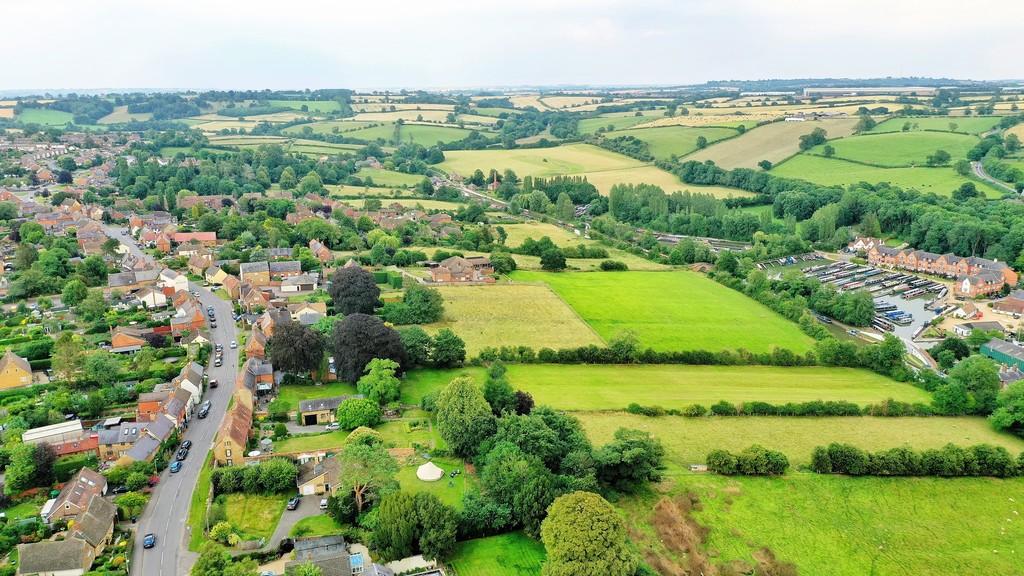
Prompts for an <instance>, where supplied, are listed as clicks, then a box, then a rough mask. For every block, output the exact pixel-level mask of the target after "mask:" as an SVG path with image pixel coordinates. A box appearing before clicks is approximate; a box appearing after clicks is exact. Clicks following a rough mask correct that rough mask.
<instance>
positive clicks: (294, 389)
mask: <svg viewBox="0 0 1024 576" xmlns="http://www.w3.org/2000/svg"><path fill="white" fill-rule="evenodd" d="M355 393H356V388H355V386H353V385H351V384H349V383H347V382H328V383H325V384H321V385H319V386H303V385H300V384H289V385H287V386H281V391H280V393H279V394H278V396H277V397H278V399H279V400H283V401H285V402H287V403H288V405H289V406H291V409H292V410H296V409H298V407H299V402H301V401H303V400H309V399H312V398H329V397H331V396H344V395H347V394H355Z"/></svg>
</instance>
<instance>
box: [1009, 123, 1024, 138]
mask: <svg viewBox="0 0 1024 576" xmlns="http://www.w3.org/2000/svg"><path fill="white" fill-rule="evenodd" d="M1006 133H1007V134H1016V135H1017V138H1020V139H1021V140H1024V124H1017V125H1016V126H1014V127H1012V128H1009V129H1007V130H1006Z"/></svg>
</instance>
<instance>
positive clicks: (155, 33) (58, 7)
mask: <svg viewBox="0 0 1024 576" xmlns="http://www.w3.org/2000/svg"><path fill="white" fill-rule="evenodd" d="M4 4H5V6H4V8H3V14H4V20H5V22H8V23H9V22H43V23H45V24H44V25H40V26H11V25H8V26H6V27H5V30H4V36H5V37H4V44H5V46H6V47H7V48H6V51H5V56H7V57H6V58H5V60H6V62H5V65H4V74H3V75H2V76H0V89H5V88H6V89H14V88H62V87H78V88H101V87H102V88H123V87H153V88H178V87H197V88H264V87H268V88H288V87H293V88H294V87H312V88H315V87H338V86H348V87H400V86H407V87H416V86H425V87H436V86H469V85H488V86H497V85H511V84H565V83H604V84H612V83H615V84H623V83H684V82H699V81H704V80H712V79H724V78H769V77H807V76H837V77H840V76H844V77H850V76H874V75H878V76H887V75H920V76H952V77H971V78H1010V77H1014V76H1020V75H1021V71H1020V67H1019V65H1018V61H1019V59H1017V58H1016V57H1015V56H1016V55H1017V54H1019V48H1020V45H1019V32H1018V30H1017V29H1016V26H1017V25H1018V23H1019V22H1020V21H1022V20H1024V2H1018V1H1015V0H975V2H973V3H971V5H970V6H969V7H967V6H965V5H964V4H963V3H962V2H959V1H958V0H928V1H927V2H926V1H924V0H828V1H825V2H822V1H820V0H776V1H775V2H765V1H764V0H679V1H672V0H631V1H629V0H517V1H516V2H507V1H496V0H476V1H475V2H463V1H461V0H432V1H429V2H427V1H422V0H420V1H415V0H412V1H410V0H374V1H369V2H368V1H365V0H355V1H349V0H343V1H337V0H304V1H303V2H301V3H297V4H294V5H293V4H288V3H282V2H280V0H273V1H271V0H248V1H241V0H238V1H227V0H177V1H175V2H161V3H151V2H139V1H138V0H133V1H128V0H6V1H5V2H4ZM995 15H998V17H996V16H995ZM20 47H26V48H25V49H26V50H28V51H29V52H28V53H27V54H24V55H21V56H19V55H17V54H16V53H15V54H12V50H14V51H15V52H16V51H17V50H18V49H19V48H20Z"/></svg>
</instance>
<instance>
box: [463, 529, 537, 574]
mask: <svg viewBox="0 0 1024 576" xmlns="http://www.w3.org/2000/svg"><path fill="white" fill-rule="evenodd" d="M544 557H545V554H544V545H543V544H541V543H540V542H538V541H536V540H533V539H531V538H528V537H527V536H526V535H525V534H523V533H522V532H512V533H510V534H501V535H498V536H490V537H488V538H477V539H476V540H467V541H465V542H459V543H458V544H457V545H456V546H455V554H453V555H452V558H451V560H449V562H448V563H449V564H451V566H452V567H453V568H455V571H456V573H457V574H458V576H538V575H539V574H540V568H541V565H542V564H543V563H544Z"/></svg>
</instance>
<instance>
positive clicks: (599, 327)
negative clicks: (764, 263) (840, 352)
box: [512, 271, 813, 353]
mask: <svg viewBox="0 0 1024 576" xmlns="http://www.w3.org/2000/svg"><path fill="white" fill-rule="evenodd" d="M512 278H513V279H514V280H516V281H527V282H543V283H546V284H547V285H549V286H551V287H552V288H553V289H554V290H555V292H557V293H558V294H559V295H560V296H561V297H562V298H564V299H565V301H566V302H568V303H569V305H570V306H572V307H573V309H575V310H576V311H577V312H578V313H579V315H580V316H582V317H583V319H584V320H586V321H587V322H588V323H589V324H590V325H591V326H593V327H594V329H595V330H596V331H597V333H598V334H600V335H601V336H602V337H603V338H604V339H606V340H608V339H611V338H614V337H615V336H617V335H618V334H620V333H622V332H623V331H631V332H633V333H634V334H635V335H636V337H637V338H638V339H639V342H640V345H641V346H643V347H651V348H654V349H655V350H711V351H720V350H736V349H740V348H743V349H746V350H750V351H752V352H770V351H771V350H773V349H774V348H785V349H789V350H792V351H794V352H797V353H802V352H805V351H807V350H809V349H810V348H811V346H812V344H813V341H812V340H811V338H810V337H809V336H807V335H806V334H804V333H803V332H802V331H801V330H800V328H799V327H798V326H797V325H796V323H794V322H790V321H789V320H786V319H785V318H783V317H782V316H780V315H779V314H777V313H775V312H774V311H772V310H770V309H769V308H767V307H765V306H763V305H761V304H759V303H758V302H756V301H754V300H752V299H750V298H747V297H746V296H744V295H743V294H741V293H739V292H737V291H735V290H732V289H729V288H726V287H725V286H722V285H721V284H718V283H717V282H714V281H713V280H710V279H708V278H706V277H704V276H702V275H700V274H697V273H694V272H690V271H676V272H632V271H631V272H595V273H588V274H578V273H545V272H528V271H516V272H515V273H513V275H512Z"/></svg>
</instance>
